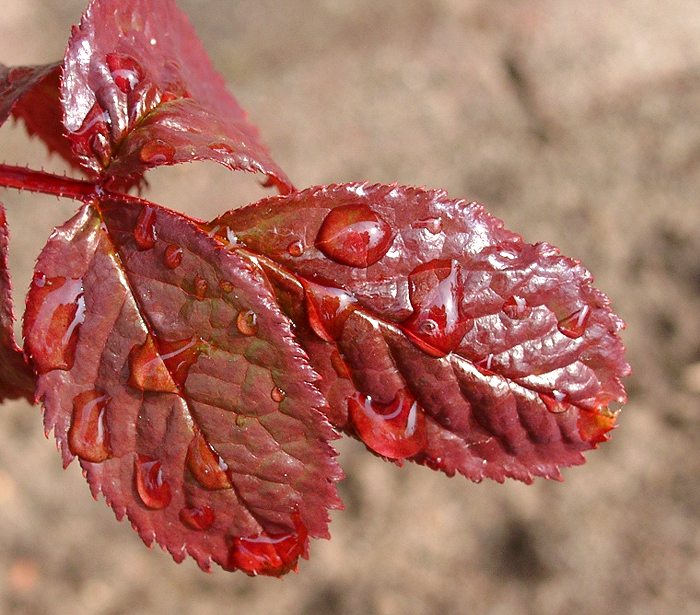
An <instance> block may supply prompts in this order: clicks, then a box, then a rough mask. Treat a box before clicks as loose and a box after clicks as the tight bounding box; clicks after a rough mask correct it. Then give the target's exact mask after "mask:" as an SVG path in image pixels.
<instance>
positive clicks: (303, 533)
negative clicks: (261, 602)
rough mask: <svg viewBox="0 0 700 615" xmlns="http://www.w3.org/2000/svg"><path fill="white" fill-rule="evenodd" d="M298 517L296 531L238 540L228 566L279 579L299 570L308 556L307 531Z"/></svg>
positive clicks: (233, 547)
mask: <svg viewBox="0 0 700 615" xmlns="http://www.w3.org/2000/svg"><path fill="white" fill-rule="evenodd" d="M298 517H299V516H298V515H295V519H294V524H295V529H294V530H293V531H289V532H262V533H260V534H257V535H255V536H249V537H246V538H241V537H238V536H237V537H235V538H234V539H233V541H232V544H231V549H230V551H229V561H228V567H229V568H231V569H238V570H242V571H243V572H246V573H247V574H249V575H252V576H255V575H258V574H265V575H270V576H280V575H281V574H283V573H285V572H287V571H289V570H293V569H296V566H297V561H298V560H299V556H300V555H306V551H307V542H308V532H307V530H306V528H305V527H304V525H303V524H302V523H301V521H300V520H299V518H298Z"/></svg>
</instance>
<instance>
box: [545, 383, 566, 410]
mask: <svg viewBox="0 0 700 615" xmlns="http://www.w3.org/2000/svg"><path fill="white" fill-rule="evenodd" d="M540 399H541V400H542V403H543V404H544V406H545V408H547V410H548V411H549V412H551V413H552V414H561V413H562V412H566V411H567V410H568V409H569V406H568V404H566V403H565V399H566V395H564V394H563V393H561V392H559V391H557V390H556V389H555V390H553V391H552V395H548V394H547V393H540Z"/></svg>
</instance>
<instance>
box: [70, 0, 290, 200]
mask: <svg viewBox="0 0 700 615" xmlns="http://www.w3.org/2000/svg"><path fill="white" fill-rule="evenodd" d="M61 95H62V100H63V105H64V122H65V127H66V130H67V131H68V138H69V139H70V141H71V143H72V146H73V151H74V152H75V155H76V157H77V158H78V159H79V160H80V162H81V163H82V164H83V165H84V166H85V167H86V168H87V169H88V170H89V171H90V172H91V174H92V176H93V177H95V178H102V179H104V178H117V181H119V182H123V181H124V180H125V179H128V180H136V179H138V178H139V177H140V176H142V175H143V173H144V172H145V171H146V170H148V169H149V168H152V167H156V166H160V165H164V164H165V165H167V164H176V163H180V162H189V161H192V160H213V161H215V162H218V163H220V164H223V165H225V166H227V167H229V168H231V169H241V170H244V171H249V172H255V173H262V174H265V175H267V176H268V177H269V178H270V181H272V183H274V184H275V185H276V186H277V187H278V188H279V190H280V191H281V192H289V190H290V189H291V184H290V182H289V180H288V179H287V177H286V175H285V174H284V172H283V171H282V170H281V169H280V168H279V167H278V166H277V164H276V163H275V162H274V161H273V160H272V159H271V158H270V155H269V153H268V151H267V149H266V148H265V146H263V145H262V143H261V142H260V140H259V136H258V131H257V130H256V128H255V127H254V126H253V125H252V124H250V123H249V122H248V120H247V119H246V114H245V112H244V111H243V109H242V108H241V107H240V105H239V104H238V102H237V101H236V100H235V99H234V98H233V96H231V94H229V92H228V91H227V89H226V87H225V84H224V81H223V79H222V78H221V76H220V75H219V74H218V73H217V72H216V71H215V70H214V68H213V67H212V65H211V62H210V60H209V58H208V56H207V54H206V52H205V51H204V48H203V47H202V44H201V42H200V41H199V39H198V38H197V35H196V33H195V32H194V29H193V28H192V26H191V25H190V22H189V20H188V19H187V17H186V15H184V13H182V12H181V11H180V10H179V9H178V8H177V6H176V4H175V2H174V1H173V0H161V1H159V2H153V1H150V0H123V1H120V2H117V1H116V0H93V1H92V2H91V3H90V5H89V7H88V9H87V11H86V12H85V14H84V16H83V19H82V21H81V23H80V25H79V26H78V27H76V28H74V30H73V34H72V36H71V39H70V41H69V45H68V51H67V53H66V57H65V60H64V75H63V79H62V84H61Z"/></svg>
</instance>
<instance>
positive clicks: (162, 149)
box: [139, 139, 175, 166]
mask: <svg viewBox="0 0 700 615" xmlns="http://www.w3.org/2000/svg"><path fill="white" fill-rule="evenodd" d="M139 156H140V158H141V160H142V161H143V162H145V163H146V164H150V165H153V166H156V165H159V164H171V163H172V162H173V160H174V158H175V148H174V147H173V146H172V145H170V143H166V142H165V141H163V140H162V139H155V140H153V141H148V142H147V143H145V144H144V145H143V147H141V151H140V152H139Z"/></svg>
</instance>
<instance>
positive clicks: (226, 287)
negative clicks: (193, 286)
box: [219, 280, 233, 293]
mask: <svg viewBox="0 0 700 615" xmlns="http://www.w3.org/2000/svg"><path fill="white" fill-rule="evenodd" d="M219 288H220V289H221V291H222V292H224V293H230V292H232V291H233V282H229V281H228V280H221V281H220V282H219Z"/></svg>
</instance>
